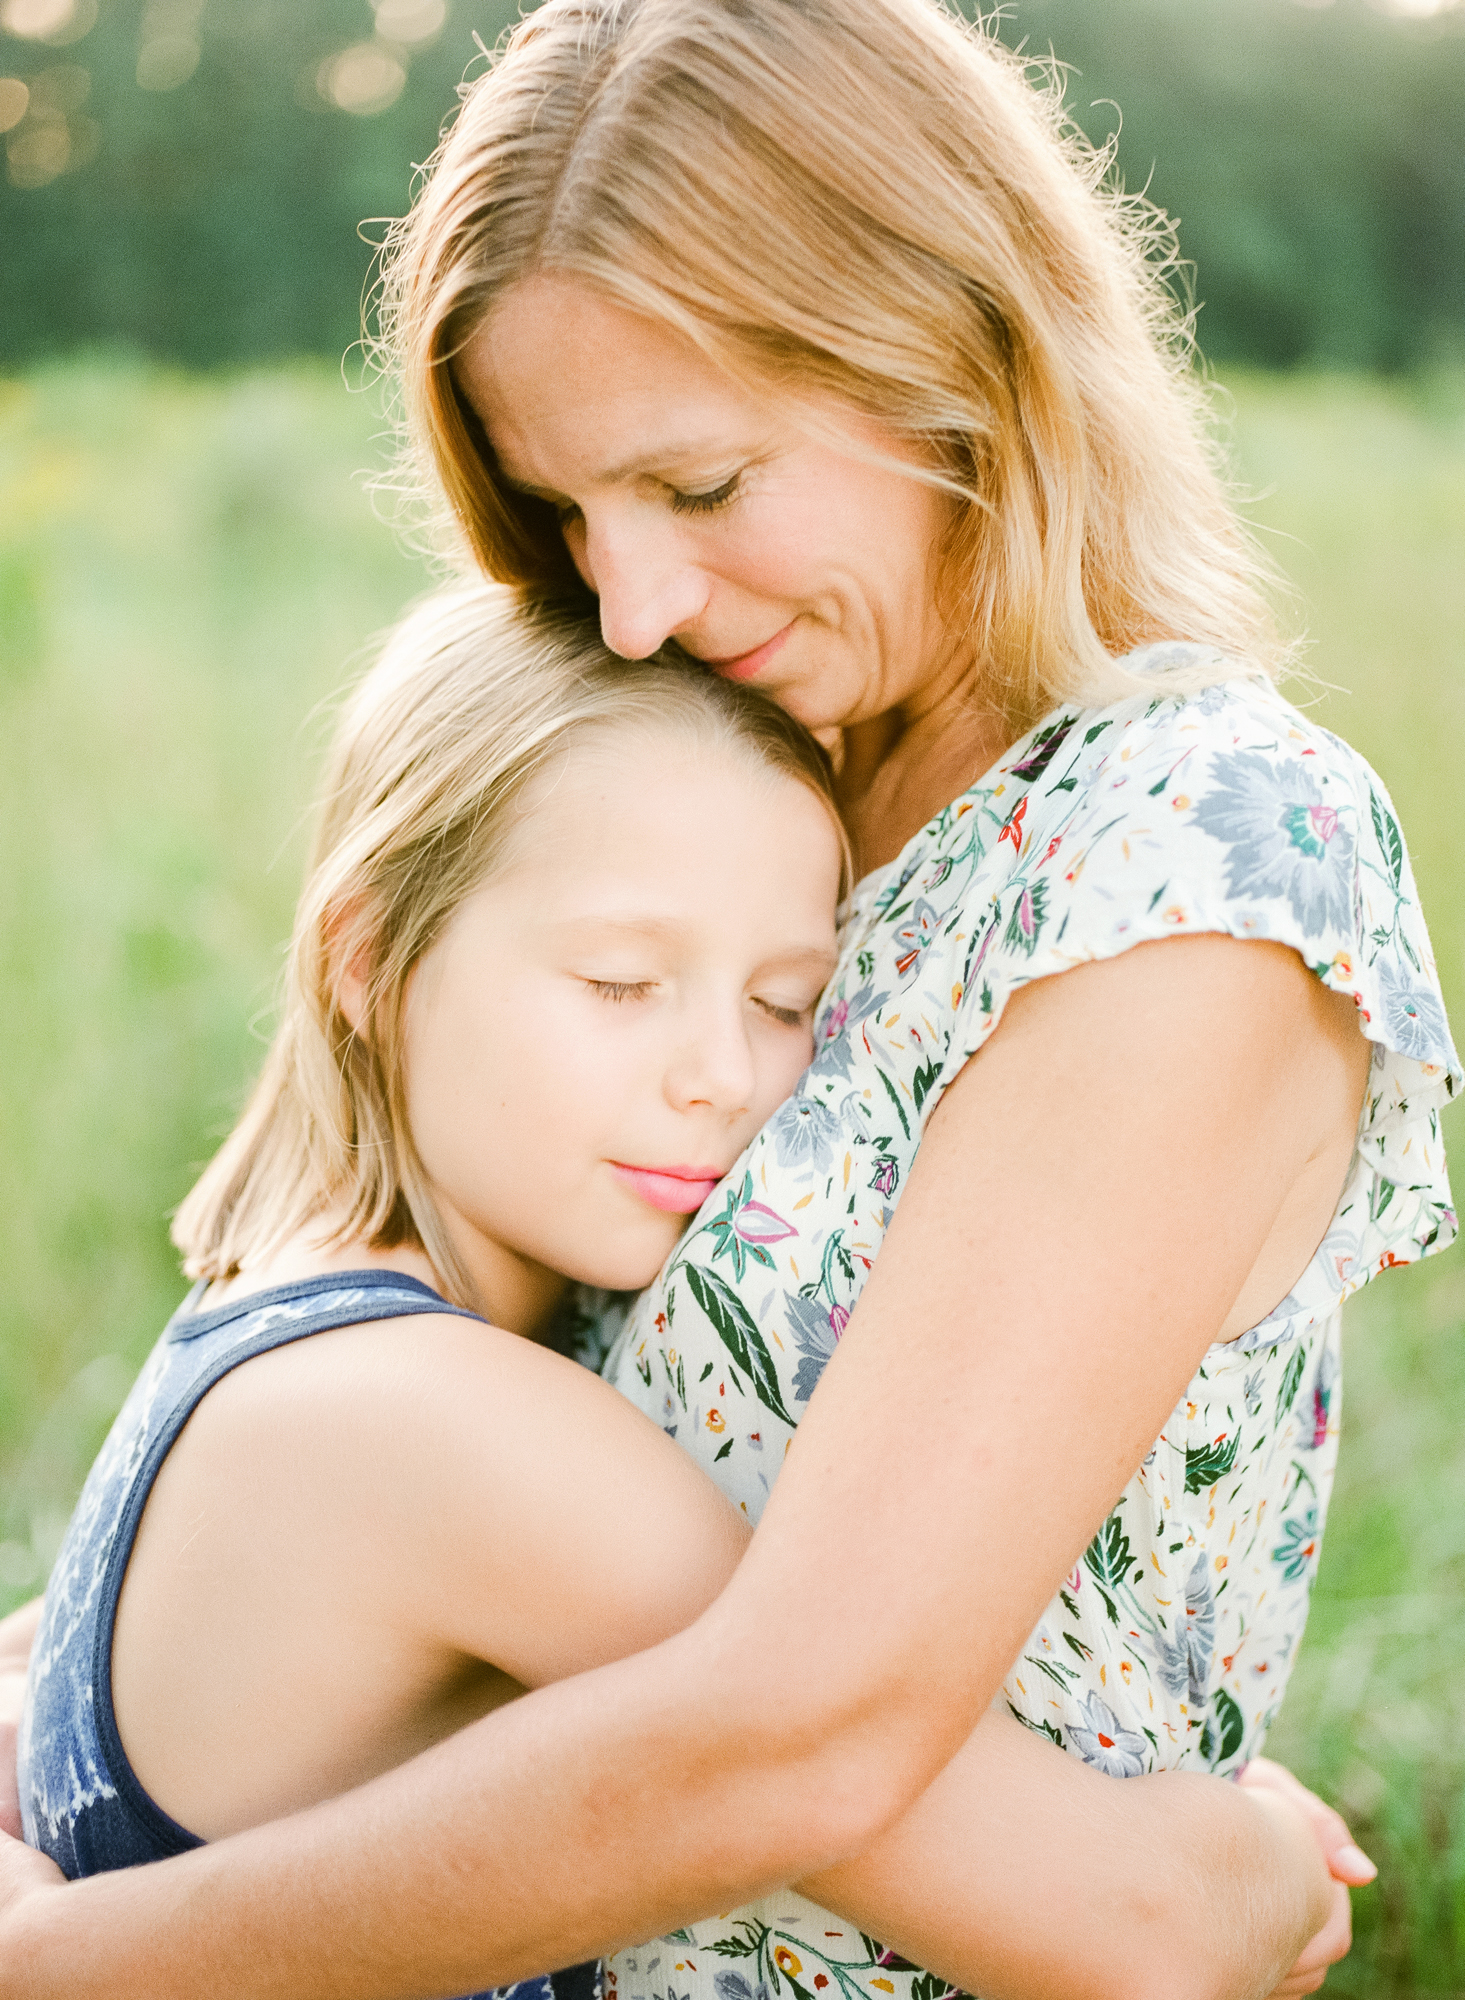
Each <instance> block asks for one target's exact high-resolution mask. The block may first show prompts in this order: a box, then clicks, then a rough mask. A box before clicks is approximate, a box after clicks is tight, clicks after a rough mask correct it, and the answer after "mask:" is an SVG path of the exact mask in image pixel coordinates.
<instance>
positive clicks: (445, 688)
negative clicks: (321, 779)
mask: <svg viewBox="0 0 1465 2000" xmlns="http://www.w3.org/2000/svg"><path fill="white" fill-rule="evenodd" d="M638 727H639V728H641V729H643V730H650V729H654V730H655V731H657V732H658V733H661V732H666V731H670V732H671V734H672V736H673V738H675V739H680V740H681V741H682V742H683V743H684V744H686V745H689V746H693V747H695V746H698V745H705V744H708V743H711V744H712V745H714V746H722V747H724V748H727V749H729V750H731V751H733V752H734V753H736V754H740V755H741V756H743V757H744V758H745V759H747V761H748V762H749V763H750V764H752V765H755V766H758V767H761V768H762V770H763V771H765V772H769V771H771V772H774V773H778V774H781V775H783V776H785V777H789V778H793V779H796V780H797V781H798V782H799V783H801V784H804V785H807V786H808V787H810V789H811V790H813V791H815V792H817V793H818V794H819V796H820V797H821V798H822V799H823V800H824V802H825V804H826V805H827V806H828V808H829V813H830V819H831V822H832V824H833V826H834V827H835V829H836V831H839V821H838V816H837V814H836V812H835V808H834V803H833V798H832V794H831V789H830V777H829V764H828V759H827V758H826V756H825V754H824V752H823V751H822V750H821V749H820V747H819V745H818V744H817V743H816V742H815V741H814V739H813V737H811V736H810V735H809V734H808V733H807V732H806V731H805V730H804V729H803V728H802V727H801V725H800V724H798V723H797V722H795V721H793V720H792V718H791V717H789V716H787V715H785V713H784V712H783V710H782V709H780V708H779V707H778V706H777V705H776V704H775V703H774V702H772V701H769V700H768V699H766V698H765V697H764V696H761V695H759V694H757V693H756V692H755V691H754V690H752V689H749V688H741V687H735V686H730V685H729V684H728V683H726V682H724V681H721V680H718V679H717V678H716V677H715V676H714V675H712V674H709V673H705V672H702V671H699V670H697V669H694V668H691V667H688V666H685V665H679V664H676V663H674V662H667V661H662V660H650V661H642V662H640V663H638V664H634V665H628V664H627V663H626V662H625V661H624V660H620V659H617V658H616V657H615V655H614V654H612V653H610V652H608V651H607V649H606V648H605V647H604V646H603V645H602V644H601V641H600V637H599V634H598V632H597V630H596V628H595V625H594V623H593V620H590V619H587V617H586V614H585V612H584V610H583V608H581V607H578V606H577V607H573V608H570V607H564V606H555V605H553V604H549V603H544V602H526V601H525V600H524V599H523V597H522V595H521V594H520V593H517V592H515V591H512V590H509V589H506V588H504V587H503V586H501V585H496V584H486V583H477V584H469V585H461V586H459V587H457V588H455V589H452V590H448V591H444V592H442V593H440V594H439V595H437V596H435V597H433V598H431V599H429V600H428V601H427V602H425V603H424V604H422V605H420V606H419V607H418V608H417V609H416V610H415V611H414V612H412V613H411V614H410V615H409V616H408V617H407V618H406V619H405V620H404V621H403V622H402V624H401V625H399V626H398V627H397V629H396V630H395V631H394V632H393V633H392V635H391V637H390V638H389V640H388V642H387V645H386V647H385V649H384V651H383V653H382V655H381V657H380V659H379V660H378V662H377V664H376V665H375V667H373V669H372V670H371V672H370V673H368V674H367V676H366V678H365V679H364V680H363V681H362V682H361V684H360V686H359V687H358V688H357V689H356V691H355V693H354V695H353V696H352V698H351V700H350V701H349V703H348V704H347V706H346V709H345V711H344V713H343V715H342V718H341V721H340V725H339V727H338V729H337V732H336V739H335V745H334V749H333V752H332V755H331V759H330V765H329V770H328V775H327V779H326V785H325V791H324V797H323V801H322V806H321V811H320V820H319V825H318V829H317V832H316V836H315V842H314V849H313V852H312V855H311V860H310V866H309V871H308V874H307V879H306V884H305V889H304V892H303V894H302V895H301V898H300V903H299V907H298V909H297V911H296V917H295V932H294V937H293V940H292V943H291V948H290V958H289V965H288V970H287V974H286V988H285V996H284V1002H283V1008H282V1018H281V1021H280V1025H279V1030H278V1032H277V1034H276V1036H275V1040H274V1043H273V1046H272V1047H271V1049H270V1053H269V1056H268V1058H267V1059H266V1062H265V1066H264V1071H263V1074H262V1075H261V1077H260V1080H259V1083H258V1085H257V1086H256V1088H255V1091H254V1094H253V1096H252V1098H251V1099H250V1102H249V1104H248V1106H247V1108H246V1110H245V1112H244V1115H243V1117H242V1118H241V1119H240V1121H239V1124H238V1125H237V1126H236V1128H235V1130H234V1132H233V1134H232V1135H231V1137H230V1138H229V1139H228V1140H227V1141H226V1142H225V1144H224V1146H223V1147H222V1149H221V1150H220V1151H219V1153H218V1154H217V1155H216V1156H215V1158H214V1160H213V1161H212V1163H211V1164H210V1165H209V1167H208V1168H207V1169H206V1170H205V1172H204V1174H203V1176H202V1178H201V1179H200V1180H199V1182H198V1184H197V1186H196V1187H195V1188H194V1189H193V1191H192V1193H191V1194H190V1195H189V1196H188V1198H187V1199H186V1200H185V1201H184V1202H183V1204H182V1206H181V1207H180V1208H179V1210H178V1213H177V1216H176V1218H175V1220H174V1225H173V1240H174V1242H175V1243H176V1244H177V1245H178V1247H179V1249H180V1250H182V1252H183V1253H184V1268H185V1270H186V1271H187V1272H188V1274H189V1275H190V1276H191V1277H195V1278H229V1277H232V1276H234V1275H235V1274H236V1273H237V1272H238V1271H239V1270H240V1269H241V1267H243V1266H244V1265H246V1264H258V1263H260V1262H263V1261H264V1260H265V1259H266V1258H267V1257H268V1256H269V1255H270V1254H271V1253H272V1252H273V1251H274V1250H275V1249H277V1248H278V1247H279V1246H280V1245H281V1244H282V1243H283V1242H284V1241H285V1240H286V1238H288V1237H289V1236H291V1235H293V1234H294V1233H295V1232H296V1231H297V1230H299V1229H301V1228H304V1227H306V1226H308V1225H309V1224H311V1223H312V1222H314V1221H316V1220H318V1219H319V1218H321V1217H323V1216H325V1217H329V1220H330V1232H331V1233H330V1237H329V1241H330V1242H332V1243H339V1244H344V1243H348V1242H352V1241H361V1240H364V1241H366V1242H368V1243H370V1244H371V1245H372V1246H373V1247H374V1248H380V1249H388V1248H391V1247H392V1246H393V1245H395V1244H400V1243H411V1244H414V1245H419V1246H420V1247H421V1248H422V1249H423V1250H424V1251H425V1252H426V1253H427V1256H428V1257H429V1258H430V1259H431V1261H432V1265H433V1268H434V1270H435V1271H436V1272H437V1273H438V1276H439V1279H440V1281H441V1285H442V1289H443V1291H444V1293H445V1294H446V1296H448V1297H449V1298H451V1299H453V1300H455V1301H456V1302H457V1303H459V1304H463V1305H469V1306H473V1307H477V1308H479V1309H481V1307H482V1303H483V1302H482V1301H480V1300H478V1299H477V1298H476V1297H475V1296H474V1292H473V1286H472V1283H471V1281H470V1279H469V1277H468V1274H467V1272H466V1270H465V1269H464V1267H463V1264H462V1261H461V1259H460V1258H459V1257H458V1256H457V1255H456V1253H455V1252H454V1250H453V1246H452V1243H451V1241H450V1240H449V1237H448V1235H447V1232H446V1230H445V1229H444V1227H443V1223H442V1220H441V1217H440V1215H439V1213H438V1210H437V1207H436V1205H435V1203H434V1201H433V1198H432V1194H431V1190H430V1187H429V1185H428V1181H427V1178H426V1175H425V1173H424V1171H423V1168H422V1164H421V1162H420V1161H419V1159H418V1156H417V1150H416V1148H415V1146H414V1145H413V1142H412V1133H411V1129H410V1126H409V1123H408V1119H407V1111H406V1097H405V1088H404V1077H403V1037H404V1013H405V1001H406V994H407V983H408V979H409V977H410V975H411V972H412V969H413V967H414V966H415V965H416V964H417V963H418V961H419V960H420V959H421V957H422V955H423V953H424V952H426V951H427V950H428V949H429V948H430V947H431V945H432V944H433V942H434V940H435V939H437V938H438V937H440V936H441V934H442V932H443V929H444V927H445V926H446V925H447V923H448V922H449V920H450V919H451V917H452V916H453V913H454V911H455V910H456V909H457V908H458V906H459V905H460V904H461V903H462V902H463V900H464V898H465V897H466V896H468V895H470V894H471V893H472V892H473V891H474V890H475V889H477V888H478V887H480V886H481V885H482V884H483V883H484V882H485V881H486V880H487V879H488V878H489V877H491V876H492V874H493V873H494V870H495V868H496V867H497V866H500V865H502V864H503V862H504V861H505V859H506V858H507V857H508V855H509V853H510V844H511V842H513V841H514V840H515V839H516V838H517V837H518V836H519V835H521V834H522V833H523V831H524V828H525V823H526V822H525V817H524V811H523V807H522V794H523V792H524V789H525V787H526V785H528V784H529V782H530V781H531V780H532V779H533V778H534V777H535V776H536V775H537V774H539V773H541V772H543V771H545V770H546V769H547V768H548V767H549V766H550V765H551V764H552V763H553V762H554V761H555V760H556V759H558V758H560V757H563V756H564V755H565V754H566V752H567V751H568V750H569V749H570V748H571V746H572V745H578V744H580V743H582V742H584V741H585V740H586V738H587V737H589V736H594V735H600V734H603V733H608V732H611V731H618V730H622V729H626V728H633V729H634V728H638ZM840 838H841V840H842V839H843V834H842V832H840ZM846 866H847V854H846ZM348 969H349V970H352V971H353V972H354V973H355V974H356V976H357V977H359V978H360V979H361V980H362V983H363V985H364V988H365V1004H364V1006H363V1008H362V1010H361V1021H360V1025H359V1026H358V1027H353V1026H352V1024H351V1022H350V1020H348V1018H347V1016H346V1013H345V1011H344V1009H343V1006H342V982H343V979H344V977H345V975H346V973H347V971H348Z"/></svg>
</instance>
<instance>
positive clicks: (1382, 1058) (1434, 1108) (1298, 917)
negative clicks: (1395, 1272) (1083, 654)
mask: <svg viewBox="0 0 1465 2000" xmlns="http://www.w3.org/2000/svg"><path fill="white" fill-rule="evenodd" d="M1055 737H1056V738H1057V739H1058V740H1057V743H1056V747H1055V742H1054V739H1055ZM984 804H985V809H986V810H987V811H988V813H990V814H993V815H995V818H996V821H997V827H996V832H995V838H994V845H993V846H992V847H991V848H990V849H989V862H990V859H991V858H993V857H995V856H996V855H1001V856H1002V857H1003V862H1002V865H1001V867H1000V868H999V869H998V870H996V871H995V873H989V880H990V881H991V884H992V894H991V896H990V898H989V900H988V902H987V905H986V907H985V909H984V910H983V911H982V912H981V913H980V914H979V915H978V914H977V913H975V912H970V911H969V912H968V914H969V916H976V919H977V920H976V921H974V922H973V923H972V926H971V930H970V933H969V936H968V939H967V940H966V958H965V963H964V967H963V972H962V978H961V982H960V985H961V992H960V999H959V1001H958V1004H957V1006H956V1009H955V1020H954V1023H953V1038H952V1043H951V1046H950V1049H949V1053H948V1059H947V1063H946V1065H945V1070H946V1075H945V1079H944V1080H945V1081H948V1082H949V1080H950V1077H951V1076H952V1074H954V1073H955V1070H956V1068H957V1067H958V1066H959V1063H960V1061H961V1060H963V1059H964V1058H965V1057H966V1056H967V1055H970V1054H971V1053H973V1052H974V1051H975V1050H976V1049H978V1048H979V1047H980V1046H981V1045H982V1043H983V1042H984V1041H985V1040H986V1039H987V1037H988V1035H990V1034H991V1032H992V1030H993V1028H994V1027H995V1026H996V1024H997V1022H998V1020H999V1019H1000V1018H1001V1014H1002V1010H1003V1008H1004V1007H1005V1005H1006V1002H1007V999H1008V997H1009V996H1010V995H1011V994H1012V993H1013V992H1015V991H1016V990H1017V989H1018V988H1019V987H1021V986H1024V985H1026V984H1028V983H1029V982H1030V981H1032V980H1034V979H1041V978H1044V977H1047V976H1049V975H1050V974H1052V973H1055V972H1062V971H1067V970H1069V969H1071V968H1072V967H1073V966H1075V965H1080V964H1083V963H1085V962H1087V961H1090V960H1094V959H1103V958H1112V957H1115V956H1116V955H1117V954H1118V953H1120V952H1123V951H1127V950H1128V949H1129V948H1130V947H1131V946H1133V945H1136V944H1144V943H1148V942H1151V941H1152V940H1155V939H1159V938H1167V937H1177V936H1187V935H1193V934H1197V933H1204V932H1213V933H1214V932H1219V933H1221V934H1224V935H1227V936H1230V937H1235V938H1242V939H1264V940H1269V941H1271V942H1274V943H1278V944H1284V945H1287V946H1290V947H1291V949H1292V950H1294V951H1295V952H1297V954H1298V956H1299V957H1300V958H1301V959H1302V961H1303V963H1304V964H1305V965H1306V966H1307V967H1308V969H1309V970H1310V971H1311V972H1312V973H1313V974H1314V975H1315V976H1316V977H1317V978H1318V979H1321V980H1322V981H1323V983H1324V984H1325V985H1326V986H1328V987H1330V988H1331V989H1332V990H1333V991H1335V992H1338V993H1345V994H1347V995H1348V996H1349V997H1350V998H1351V999H1352V1001H1353V1003H1354V1006H1355V1007H1356V1008H1357V1010H1358V1021H1359V1025H1360V1027H1361V1028H1362V1030H1363V1033H1364V1034H1365V1035H1366V1036H1367V1037H1368V1039H1369V1040H1370V1041H1371V1042H1372V1043H1373V1067H1372V1071H1371V1075H1370V1079H1369V1085H1368V1093H1367V1098H1366V1101H1365V1104H1364V1107H1363V1113H1362V1117H1361V1119H1360V1124H1359V1134H1358V1151H1357V1158H1356V1161H1355V1169H1354V1172H1353V1175H1352V1178H1351V1180H1350V1185H1349V1189H1348V1190H1347V1195H1346V1198H1345V1204H1344V1206H1343V1207H1341V1208H1340V1211H1339V1216H1338V1219H1337V1223H1336V1224H1335V1229H1334V1231H1333V1232H1331V1233H1330V1236H1329V1239H1328V1242H1327V1244H1325V1245H1324V1251H1325V1252H1326V1254H1327V1257H1328V1258H1330V1259H1331V1268H1332V1271H1333V1274H1334V1278H1335V1280H1336V1283H1335V1285H1334V1286H1330V1287H1329V1289H1330V1290H1331V1292H1332V1298H1331V1299H1330V1300H1328V1301H1323V1300H1321V1299H1320V1300H1318V1301H1317V1302H1316V1303H1317V1305H1318V1307H1322V1306H1323V1305H1325V1304H1336V1302H1337V1299H1338V1298H1340V1297H1346V1296H1347V1294H1348V1293H1349V1292H1351V1291H1353V1290H1355V1289H1356V1288H1357V1286H1358V1285H1359V1284H1362V1283H1363V1282H1365V1281H1366V1279H1367V1278H1369V1277H1371V1276H1373V1275H1374V1273H1375V1272H1376V1271H1378V1270H1381V1269H1385V1268H1387V1267H1388V1266H1389V1265H1391V1264H1401V1263H1408V1262H1410V1261H1412V1260H1413V1259H1415V1258H1417V1257H1420V1256H1423V1255H1425V1254H1426V1253H1427V1252H1428V1251H1430V1250H1431V1249H1435V1248H1443V1247H1444V1246H1445V1245H1446V1244H1448V1243H1449V1242H1450V1241H1451V1240H1453V1238H1454V1235H1455V1233H1456V1219H1455V1213H1454V1209H1453V1205H1452V1203H1451V1198H1450V1188H1449V1182H1448V1179H1447V1177H1446V1172H1445V1161H1444V1148H1443V1144H1442V1140H1441V1134H1440V1112H1441V1109H1442V1108H1443V1106H1444V1104H1445V1103H1446V1102H1447V1101H1448V1100H1449V1099H1450V1098H1451V1097H1452V1096H1454V1095H1455V1094H1456V1093H1457V1092H1458V1091H1459V1090H1460V1088H1461V1084H1462V1075H1461V1068H1460V1061H1459V1057H1458V1056H1457V1054H1456V1052H1455V1049H1454V1046H1453V1044H1452V1042H1451V1038H1450V1031H1449V1026H1448V1023H1447V1021H1446V1018H1445V1008H1444V1002H1443V999H1442V997H1441V993H1440V986H1439V979H1438V976H1437V974H1436V971H1435V964H1434V957H1433V954H1432V952H1431V950H1430V942H1429V935H1428V932H1427V930H1426V928H1425V922H1424V916H1423V913H1422V911H1421V909H1420V907H1419V898H1418V893H1417V891H1416V889H1415V885H1414V876H1413V872H1412V870H1411V868H1410V865H1409V856H1408V852H1407V850H1406V848H1405V844H1404V837H1403V834H1402V833H1401V831H1400V828H1399V821H1398V817H1397V815H1396V814H1395V812H1394V808H1393V805H1392V803H1391V801H1390V799H1389V796H1388V793H1387V792H1386V791H1385V789H1384V786H1383V784H1382V783H1381V781H1380V780H1379V778H1378V777H1377V776H1376V775H1375V773H1374V772H1373V771H1372V770H1371V769H1370V768H1369V766H1368V765H1367V763H1365V761H1364V760H1363V758H1362V757H1360V756H1359V755H1358V754H1357V753H1356V752H1355V751H1354V750H1352V749H1351V748H1350V747H1349V746H1348V745H1347V744H1346V743H1344V742H1342V741H1341V740H1340V739H1339V738H1338V737H1336V736H1334V735H1332V734H1331V733H1330V732H1329V731H1327V730H1325V729H1322V728H1320V727H1319V726H1318V725H1317V724H1315V723H1312V722H1309V721H1308V720H1307V719H1306V718H1305V717H1304V716H1302V715H1301V714H1300V713H1299V712H1298V711H1297V710H1296V709H1295V708H1293V707H1292V706H1291V705H1290V704H1289V703H1288V702H1286V701H1285V700H1284V699H1283V698H1282V697H1281V695H1280V694H1279V693H1278V692H1277V690H1276V689H1275V688H1274V687H1273V686H1272V685H1271V684H1270V683H1269V682H1267V681H1265V680H1264V679H1261V678H1253V679H1243V680H1233V681H1228V682H1225V683H1222V684H1219V685H1217V686H1214V687H1211V688H1209V689H1207V690H1206V691H1205V692H1204V693H1203V694H1200V695H1197V696H1193V697H1189V698H1166V699H1160V700H1154V701H1146V700H1144V699H1139V700H1135V701H1130V702H1126V703H1121V704H1117V705H1115V706H1114V707H1112V708H1109V709H1104V710H1099V711H1087V712H1080V713H1078V714H1076V715H1065V716H1063V717H1062V718H1060V719H1059V720H1058V721H1057V722H1056V723H1055V724H1054V725H1053V726H1052V727H1051V728H1050V729H1049V730H1048V732H1047V733H1046V735H1045V734H1044V733H1043V732H1039V734H1038V736H1037V737H1036V738H1029V739H1026V740H1025V742H1024V743H1023V744H1020V745H1019V746H1017V751H1016V752H1015V753H1014V756H1013V758H1012V760H1011V761H1009V762H1008V763H1007V764H1006V765H1005V766H1004V768H1003V770H1002V771H1000V772H999V773H997V774H995V782H994V784H993V785H992V786H990V787H989V788H987V790H986V797H985V801H984ZM1240 1081H1241V1080H1238V1082H1240Z"/></svg>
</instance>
